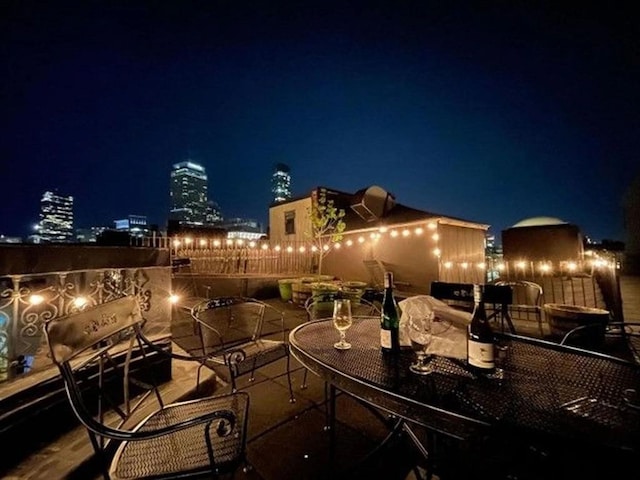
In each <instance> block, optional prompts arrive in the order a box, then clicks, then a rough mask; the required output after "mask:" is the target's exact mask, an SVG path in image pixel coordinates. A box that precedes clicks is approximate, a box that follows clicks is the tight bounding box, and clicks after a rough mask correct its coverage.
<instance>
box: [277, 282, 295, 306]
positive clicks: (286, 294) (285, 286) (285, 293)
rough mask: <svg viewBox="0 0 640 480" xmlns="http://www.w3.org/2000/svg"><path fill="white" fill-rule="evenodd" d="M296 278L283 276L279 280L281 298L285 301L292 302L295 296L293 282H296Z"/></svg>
mask: <svg viewBox="0 0 640 480" xmlns="http://www.w3.org/2000/svg"><path fill="white" fill-rule="evenodd" d="M295 281H296V279H295V278H283V279H280V280H278V289H279V290H280V298H281V299H282V301H283V302H290V301H291V299H292V298H293V290H292V288H291V284H292V283H293V282H295Z"/></svg>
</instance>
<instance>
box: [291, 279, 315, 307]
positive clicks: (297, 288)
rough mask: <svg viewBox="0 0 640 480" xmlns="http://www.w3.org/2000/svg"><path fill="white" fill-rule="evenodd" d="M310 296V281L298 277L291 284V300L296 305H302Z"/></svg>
mask: <svg viewBox="0 0 640 480" xmlns="http://www.w3.org/2000/svg"><path fill="white" fill-rule="evenodd" d="M310 296H311V282H306V281H303V280H302V279H298V280H296V281H294V282H293V283H292V284H291V300H292V301H293V303H295V304H296V305H300V306H301V307H304V302H306V301H307V298H309V297H310Z"/></svg>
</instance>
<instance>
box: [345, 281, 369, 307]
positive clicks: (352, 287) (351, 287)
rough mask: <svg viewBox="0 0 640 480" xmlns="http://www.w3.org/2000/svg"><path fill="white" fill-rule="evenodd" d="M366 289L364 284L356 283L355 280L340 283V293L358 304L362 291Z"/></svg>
mask: <svg viewBox="0 0 640 480" xmlns="http://www.w3.org/2000/svg"><path fill="white" fill-rule="evenodd" d="M366 288H367V283H366V282H358V281H355V280H352V281H347V282H342V288H341V290H342V293H343V294H344V296H345V297H346V298H349V299H350V300H351V301H352V302H359V301H360V298H362V295H364V291H365V289H366Z"/></svg>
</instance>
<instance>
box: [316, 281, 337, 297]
mask: <svg viewBox="0 0 640 480" xmlns="http://www.w3.org/2000/svg"><path fill="white" fill-rule="evenodd" d="M339 290H340V283H339V282H327V281H324V282H313V283H312V284H311V294H312V295H313V296H314V297H315V296H321V295H327V294H337V293H338V291H339Z"/></svg>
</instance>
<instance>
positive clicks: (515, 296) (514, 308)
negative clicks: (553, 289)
mask: <svg viewBox="0 0 640 480" xmlns="http://www.w3.org/2000/svg"><path fill="white" fill-rule="evenodd" d="M495 285H498V286H508V287H511V291H512V303H511V304H509V305H508V306H507V313H508V315H509V317H510V319H511V320H513V319H516V320H531V319H534V320H535V321H537V322H538V328H539V329H540V336H541V337H543V336H544V329H543V328H542V286H540V285H539V284H537V283H535V282H530V281H527V280H499V281H497V282H495Z"/></svg>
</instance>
